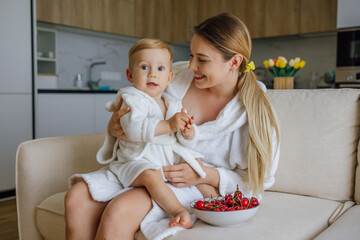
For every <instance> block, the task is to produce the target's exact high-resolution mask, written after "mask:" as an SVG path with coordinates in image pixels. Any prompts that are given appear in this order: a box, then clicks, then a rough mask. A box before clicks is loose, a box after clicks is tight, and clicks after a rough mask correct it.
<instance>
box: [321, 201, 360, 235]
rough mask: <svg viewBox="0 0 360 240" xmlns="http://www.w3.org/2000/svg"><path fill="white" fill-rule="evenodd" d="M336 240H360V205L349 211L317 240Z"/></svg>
mask: <svg viewBox="0 0 360 240" xmlns="http://www.w3.org/2000/svg"><path fill="white" fill-rule="evenodd" d="M335 239H339V240H344V239H346V240H355V239H356V240H358V239H360V205H355V206H353V207H352V208H350V209H349V210H347V211H346V212H345V213H344V214H343V215H342V216H341V217H340V218H339V219H338V220H336V221H335V222H334V223H333V224H332V225H331V226H330V227H329V228H327V229H326V230H325V231H324V232H322V233H321V234H320V235H319V236H318V237H317V238H316V240H335Z"/></svg>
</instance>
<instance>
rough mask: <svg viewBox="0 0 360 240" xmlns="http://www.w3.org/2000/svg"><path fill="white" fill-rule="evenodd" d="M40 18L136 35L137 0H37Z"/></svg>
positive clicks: (38, 16) (97, 29)
mask: <svg viewBox="0 0 360 240" xmlns="http://www.w3.org/2000/svg"><path fill="white" fill-rule="evenodd" d="M36 11H37V14H36V18H37V20H38V21H42V22H49V23H55V24H61V25H67V26H72V27H78V28H85V29H90V30H96V31H103V32H108V33H115V34H122V35H128V36H134V19H135V16H134V14H133V13H134V0H101V1H99V0H75V1H74V0H36Z"/></svg>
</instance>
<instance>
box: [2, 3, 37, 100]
mask: <svg viewBox="0 0 360 240" xmlns="http://www.w3.org/2000/svg"><path fill="white" fill-rule="evenodd" d="M30 3H31V1H28V0H21V1H13V0H2V1H0V32H1V37H0V47H1V54H0V63H1V66H0V93H31V76H32V66H31V60H32V56H31V23H32V20H31V14H30V13H31V8H30Z"/></svg>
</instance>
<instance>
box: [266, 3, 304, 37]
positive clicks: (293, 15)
mask: <svg viewBox="0 0 360 240" xmlns="http://www.w3.org/2000/svg"><path fill="white" fill-rule="evenodd" d="M265 10H266V11H264V15H265V22H264V37H275V36H285V35H293V34H298V33H299V21H300V7H299V1H298V0H272V1H265Z"/></svg>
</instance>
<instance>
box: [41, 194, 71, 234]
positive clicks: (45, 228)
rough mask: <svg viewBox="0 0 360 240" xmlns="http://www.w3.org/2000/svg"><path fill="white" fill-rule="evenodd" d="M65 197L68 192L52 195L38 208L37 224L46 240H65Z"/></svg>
mask: <svg viewBox="0 0 360 240" xmlns="http://www.w3.org/2000/svg"><path fill="white" fill-rule="evenodd" d="M65 195H66V192H61V193H57V194H55V195H52V196H50V197H48V198H46V199H45V200H44V201H42V202H41V203H40V204H39V205H38V207H37V211H36V224H37V227H38V229H39V231H40V233H41V235H42V236H43V237H44V238H45V239H46V240H60V239H61V240H64V239H65V218H64V213H65V206H64V199H65Z"/></svg>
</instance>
